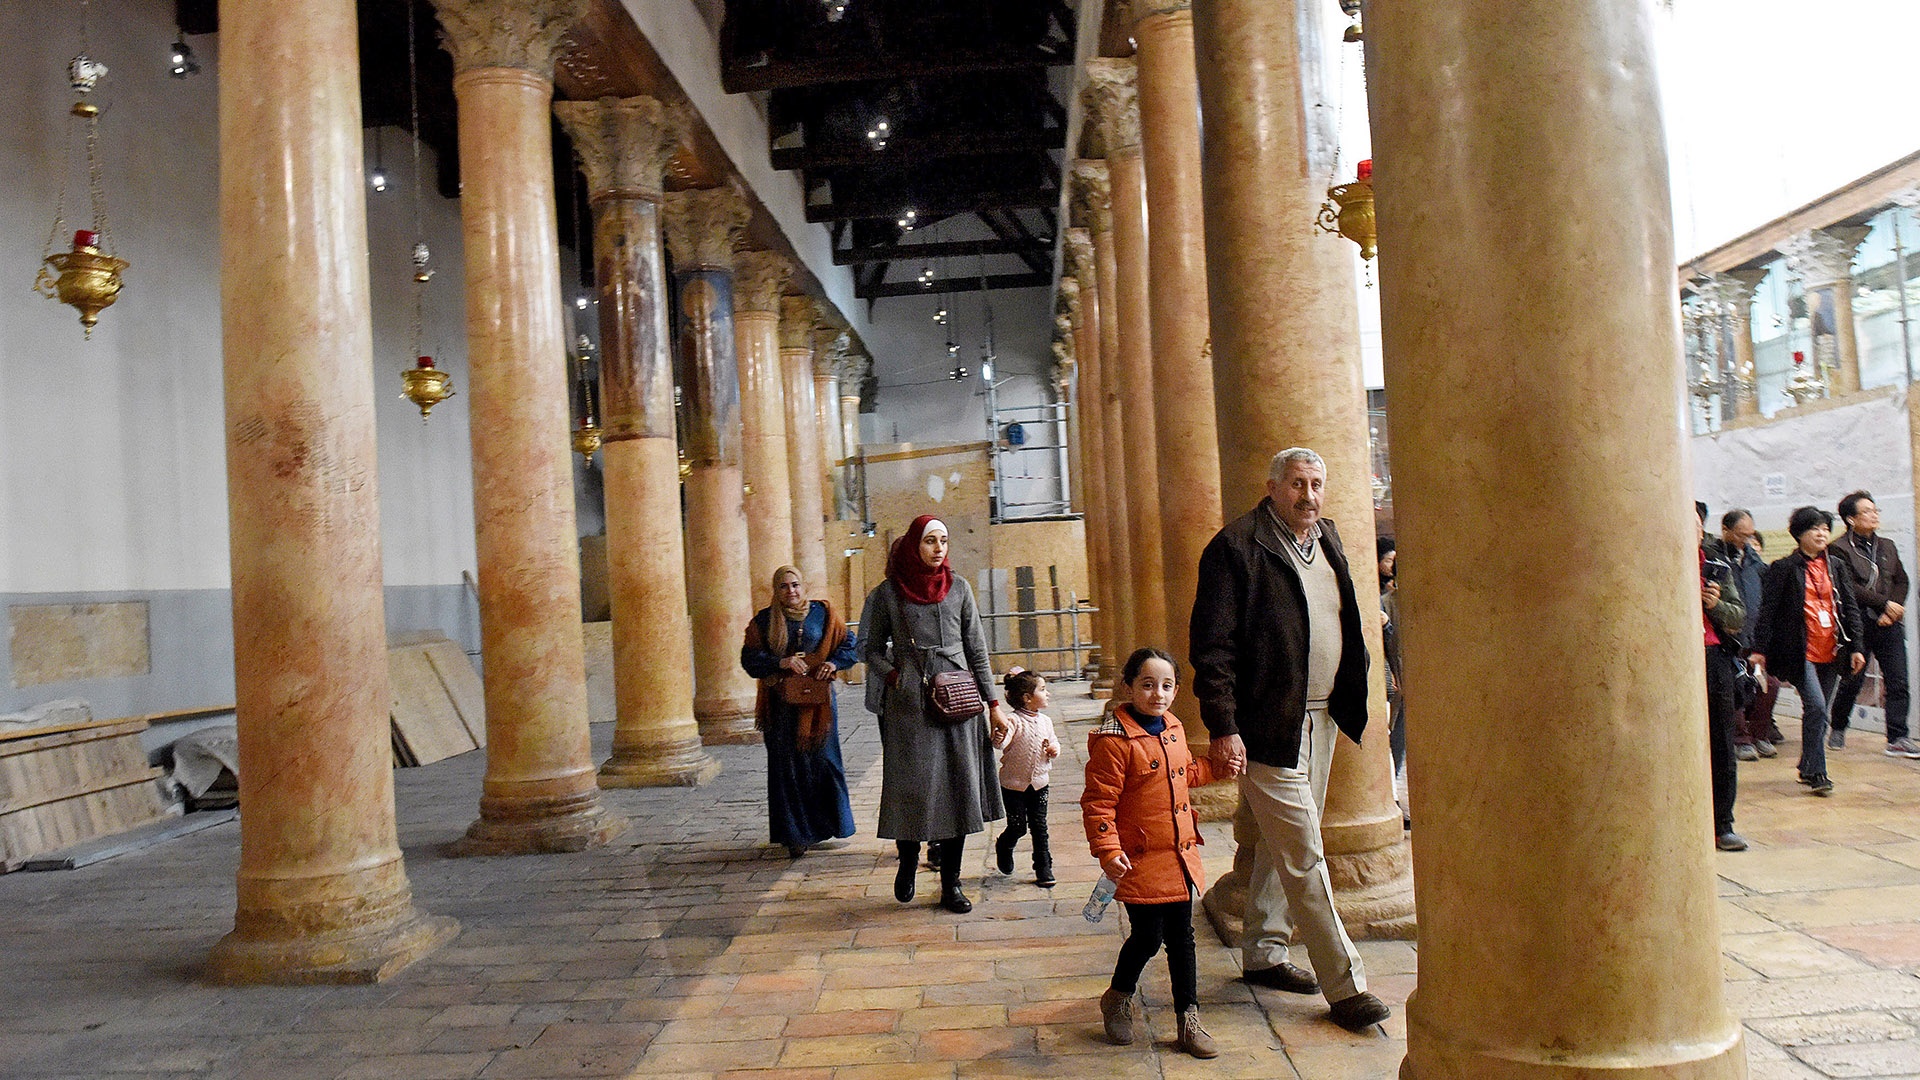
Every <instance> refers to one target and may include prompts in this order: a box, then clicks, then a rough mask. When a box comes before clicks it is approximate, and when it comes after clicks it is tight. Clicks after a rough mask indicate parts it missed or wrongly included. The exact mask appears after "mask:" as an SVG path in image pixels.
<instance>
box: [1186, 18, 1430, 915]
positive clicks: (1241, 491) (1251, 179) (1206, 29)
mask: <svg viewBox="0 0 1920 1080" xmlns="http://www.w3.org/2000/svg"><path fill="white" fill-rule="evenodd" d="M1296 7H1297V9H1298V12H1299V14H1296ZM1316 11H1317V9H1315V8H1314V7H1313V5H1310V4H1306V3H1302V4H1299V5H1294V4H1284V5H1274V4H1270V3H1263V2H1260V0H1201V2H1200V3H1198V4H1196V5H1195V7H1194V12H1193V14H1194V39H1195V48H1196V50H1197V53H1198V64H1197V70H1198V71H1199V72H1200V104H1201V109H1202V113H1203V115H1204V117H1205V124H1206V133H1207V140H1206V146H1205V154H1206V156H1205V162H1204V164H1205V172H1204V180H1205V191H1206V210H1207V227H1206V240H1207V274H1208V284H1209V289H1208V297H1209V304H1210V307H1211V311H1212V324H1213V370H1214V387H1215V402H1216V406H1217V415H1218V417H1219V438H1220V472H1221V492H1222V496H1221V497H1222V512H1223V514H1224V515H1225V516H1226V517H1227V518H1228V519H1232V518H1237V517H1239V516H1240V515H1241V514H1244V513H1246V512H1247V510H1248V509H1250V508H1252V507H1253V506H1254V505H1255V504H1256V503H1257V502H1258V501H1259V500H1260V498H1261V496H1262V494H1263V490H1264V487H1265V484H1266V479H1267V468H1268V465H1269V463H1270V462H1271V460H1272V458H1273V455H1274V454H1276V453H1278V452H1279V451H1281V450H1283V449H1285V448H1287V447H1289V446H1308V447H1312V448H1313V449H1314V450H1316V451H1318V452H1319V453H1320V455H1321V457H1323V458H1324V459H1326V463H1327V490H1326V502H1325V506H1324V510H1325V513H1326V516H1327V517H1329V518H1331V519H1332V520H1333V521H1334V523H1335V524H1336V525H1337V526H1338V527H1339V528H1340V531H1341V539H1342V541H1343V542H1344V543H1345V545H1346V552H1347V555H1348V560H1347V561H1348V565H1349V567H1350V568H1351V570H1352V574H1353V583H1354V591H1355V593H1356V594H1357V595H1358V597H1359V598H1360V603H1361V605H1362V607H1363V608H1365V610H1364V611H1362V612H1361V616H1362V617H1361V619H1360V626H1361V631H1362V634H1363V636H1364V638H1365V640H1366V645H1367V650H1368V652H1369V653H1370V654H1371V655H1372V656H1373V657H1375V661H1374V663H1373V665H1372V670H1371V672H1370V679H1369V686H1368V712H1369V719H1368V730H1367V734H1366V736H1365V738H1364V744H1363V745H1356V744H1355V743H1353V742H1352V741H1351V740H1349V739H1347V738H1346V737H1345V736H1341V737H1340V738H1339V740H1338V742H1337V745H1336V749H1335V752H1334V759H1333V768H1332V774H1331V776H1330V777H1329V779H1328V784H1327V796H1326V804H1325V806H1324V807H1322V812H1321V836H1322V838H1323V840H1324V843H1325V848H1326V854H1327V868H1328V873H1329V876H1330V877H1331V878H1332V880H1333V886H1334V892H1335V899H1336V902H1337V907H1338V908H1339V911H1340V915H1341V918H1342V919H1343V920H1344V921H1345V922H1346V924H1347V929H1348V932H1349V933H1350V934H1352V935H1353V936H1354V937H1356V938H1361V937H1374V938H1381V937H1407V936H1410V935H1411V934H1412V931H1413V926H1412V918H1411V917H1412V914H1413V881H1412V874H1411V863H1410V859H1409V855H1408V851H1407V845H1406V841H1405V840H1404V838H1403V836H1402V832H1401V823H1400V809H1399V806H1398V805H1397V804H1396V803H1395V802H1394V799H1393V762H1392V758H1391V756H1390V754H1389V753H1388V749H1387V723H1388V715H1387V697H1386V682H1385V676H1384V675H1383V672H1384V671H1385V670H1386V668H1385V664H1384V663H1382V662H1380V660H1379V659H1378V658H1379V657H1380V656H1381V655H1382V653H1381V642H1380V619H1379V617H1378V615H1379V604H1378V600H1377V598H1378V596H1379V595H1380V586H1379V573H1378V571H1377V569H1376V568H1375V566H1374V560H1373V559H1371V558H1368V556H1369V555H1370V554H1371V553H1372V550H1373V545H1372V544H1371V543H1369V540H1370V538H1371V537H1372V536H1373V493H1372V485H1371V478H1372V465H1371V458H1370V455H1369V453H1368V446H1367V435H1368V431H1367V428H1368V422H1367V399H1366V390H1365V388H1364V386H1363V385H1362V379H1361V370H1360V325H1359V313H1358V307H1357V303H1356V301H1355V298H1354V279H1353V252H1352V249H1351V248H1350V247H1349V246H1348V243H1347V241H1345V240H1342V239H1340V238H1339V237H1337V236H1332V235H1330V234H1324V233H1319V232H1317V231H1315V230H1314V229H1311V228H1308V227H1306V225H1305V224H1303V223H1305V222H1309V221H1311V220H1313V217H1314V214H1315V213H1316V212H1317V211H1318V208H1319V206H1320V202H1321V200H1322V199H1324V198H1325V194H1326V187H1327V183H1326V181H1327V176H1328V173H1329V171H1330V170H1331V168H1332V154H1333V141H1332V140H1333V135H1334V133H1333V131H1332V130H1331V125H1332V116H1333V109H1332V108H1331V107H1330V106H1326V107H1322V103H1324V102H1327V101H1329V100H1330V99H1329V98H1328V96H1327V90H1326V87H1325V86H1324V85H1323V84H1322V83H1321V81H1320V76H1321V75H1322V74H1323V73H1322V72H1320V71H1319V70H1318V69H1317V68H1311V67H1308V66H1306V65H1304V64H1303V63H1302V62H1301V59H1300V58H1301V57H1302V56H1303V55H1306V54H1309V53H1311V51H1312V49H1313V47H1314V45H1313V43H1315V42H1318V41H1319V40H1321V39H1320V38H1319V37H1318V36H1316V35H1318V34H1319V32H1320V31H1319V23H1318V15H1317V14H1316V13H1315V12H1316ZM1301 19H1305V20H1307V21H1305V22H1300V21H1298V20H1301ZM1309 117H1310V118H1313V119H1312V121H1311V122H1312V123H1314V124H1316V125H1318V126H1315V127H1306V126H1303V118H1309ZM1251 864H1252V852H1251V851H1250V850H1247V846H1246V845H1244V844H1243V845H1242V847H1241V850H1240V851H1239V852H1237V853H1236V855H1235V868H1234V871H1233V872H1232V873H1230V874H1227V875H1223V876H1222V877H1221V878H1220V880H1219V881H1218V882H1216V883H1215V886H1214V888H1213V889H1211V890H1209V892H1208V894H1207V897H1206V905H1205V906H1206V909H1207V912H1208V914H1209V915H1210V916H1212V917H1213V920H1214V924H1215V926H1216V927H1221V926H1229V927H1231V926H1237V925H1238V922H1239V916H1240V912H1241V910H1242V902H1241V899H1240V898H1241V897H1242V896H1243V895H1244V890H1245V886H1246V875H1247V873H1248V872H1250V870H1251Z"/></svg>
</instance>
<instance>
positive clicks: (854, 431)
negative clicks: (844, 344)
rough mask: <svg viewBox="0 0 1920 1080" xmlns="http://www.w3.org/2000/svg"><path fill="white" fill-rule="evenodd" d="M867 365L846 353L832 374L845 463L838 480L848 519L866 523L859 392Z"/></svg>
mask: <svg viewBox="0 0 1920 1080" xmlns="http://www.w3.org/2000/svg"><path fill="white" fill-rule="evenodd" d="M869 363H870V361H868V359H867V358H866V357H865V356H863V355H861V354H860V353H857V352H851V351H846V352H842V353H841V355H840V362H839V364H838V365H837V366H836V367H835V371H834V381H835V382H837V383H839V384H840V447H841V450H842V451H843V452H844V453H845V455H846V457H845V461H846V463H847V464H846V466H845V467H844V468H842V469H841V471H840V480H841V484H842V485H843V490H844V491H845V492H846V500H847V516H848V517H849V518H853V519H857V520H865V518H866V515H867V513H868V512H869V511H871V510H872V507H871V506H869V505H868V504H867V502H866V498H865V496H866V492H865V491H864V490H862V488H863V486H864V485H865V484H866V482H867V477H866V472H865V470H863V469H861V468H860V465H859V462H858V459H859V457H860V397H861V389H862V387H864V386H865V385H866V381H867V370H868V364H869Z"/></svg>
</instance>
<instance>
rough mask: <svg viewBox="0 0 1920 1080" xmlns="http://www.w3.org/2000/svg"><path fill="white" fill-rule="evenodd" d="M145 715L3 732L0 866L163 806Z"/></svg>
mask: <svg viewBox="0 0 1920 1080" xmlns="http://www.w3.org/2000/svg"><path fill="white" fill-rule="evenodd" d="M146 729H147V722H146V721H145V720H142V719H131V720H95V721H90V722H88V723H85V724H80V725H64V726H63V727H61V728H60V729H58V730H51V731H48V730H40V731H32V730H29V731H22V732H13V733H10V734H9V735H8V736H7V737H5V738H4V739H0V872H7V871H12V870H17V869H19V867H20V866H21V865H22V864H23V863H25V862H26V861H27V859H29V858H31V857H33V856H35V855H40V854H43V853H45V852H48V851H53V850H55V849H58V848H63V847H66V846H68V845H69V844H77V843H80V842H82V841H86V840H92V839H95V838H97V837H101V836H111V835H113V834H115V833H119V832H125V831H126V830H128V829H132V828H135V827H137V826H139V825H143V824H145V823H147V822H149V821H153V820H154V819H156V818H159V817H162V816H163V815H164V814H165V813H166V810H165V805H164V803H163V802H162V801H161V798H160V789H159V788H158V787H157V786H155V784H154V780H155V779H157V778H158V777H159V776H160V775H161V772H162V770H160V769H156V768H153V767H151V766H149V765H148V764H147V754H146V751H145V750H143V749H141V746H140V733H141V732H142V731H145V730H146Z"/></svg>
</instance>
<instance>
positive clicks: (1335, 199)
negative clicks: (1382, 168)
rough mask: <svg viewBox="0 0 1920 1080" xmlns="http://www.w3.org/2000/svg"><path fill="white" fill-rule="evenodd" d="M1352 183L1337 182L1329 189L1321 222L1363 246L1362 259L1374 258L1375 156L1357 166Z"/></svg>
mask: <svg viewBox="0 0 1920 1080" xmlns="http://www.w3.org/2000/svg"><path fill="white" fill-rule="evenodd" d="M1355 174H1356V178H1355V179H1354V181H1353V183H1351V184H1336V185H1335V186H1333V187H1330V188H1328V189H1327V201H1326V202H1325V203H1324V204H1322V205H1321V207H1320V217H1319V225H1320V227H1321V228H1322V229H1324V230H1326V231H1327V232H1330V233H1339V234H1340V235H1341V236H1344V237H1346V238H1347V239H1349V240H1351V241H1353V242H1354V243H1356V244H1358V245H1360V258H1361V259H1362V260H1364V261H1367V262H1371V261H1373V256H1374V254H1375V253H1376V248H1375V236H1374V231H1373V159H1372V158H1367V159H1366V160H1364V161H1362V162H1360V164H1359V166H1358V167H1357V168H1356V169H1355Z"/></svg>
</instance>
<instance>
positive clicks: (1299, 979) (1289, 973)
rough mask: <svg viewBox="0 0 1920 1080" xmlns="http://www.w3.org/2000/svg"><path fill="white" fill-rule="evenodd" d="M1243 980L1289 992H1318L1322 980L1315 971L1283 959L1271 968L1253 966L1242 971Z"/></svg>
mask: <svg viewBox="0 0 1920 1080" xmlns="http://www.w3.org/2000/svg"><path fill="white" fill-rule="evenodd" d="M1240 978H1241V979H1242V980H1243V981H1246V982H1250V983H1252V984H1253V985H1255V986H1264V987H1267V988H1268V989H1271V990H1285V991H1286V992H1287V993H1289V994H1317V993H1319V992H1320V981H1319V980H1318V979H1315V978H1314V977H1313V973H1312V972H1310V971H1307V970H1305V969H1304V968H1299V967H1295V966H1294V965H1292V964H1289V963H1287V962H1286V961H1284V960H1282V961H1281V962H1280V963H1278V964H1275V965H1274V966H1273V967H1270V968H1253V969H1252V970H1250V971H1243V972H1241V973H1240Z"/></svg>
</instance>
